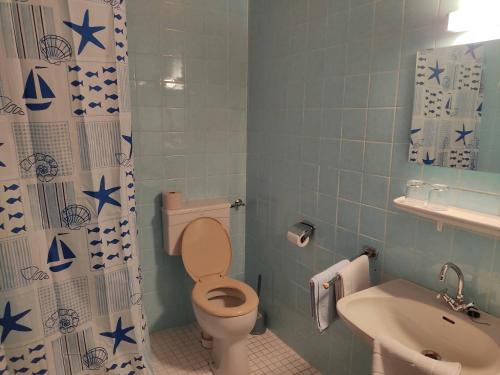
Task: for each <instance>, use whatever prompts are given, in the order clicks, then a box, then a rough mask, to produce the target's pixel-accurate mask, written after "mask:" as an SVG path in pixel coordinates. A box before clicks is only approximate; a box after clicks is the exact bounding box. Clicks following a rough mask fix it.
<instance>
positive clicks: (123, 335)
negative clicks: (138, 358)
mask: <svg viewBox="0 0 500 375" xmlns="http://www.w3.org/2000/svg"><path fill="white" fill-rule="evenodd" d="M133 329H134V326H130V327H127V328H123V329H122V318H121V317H120V318H119V319H118V322H117V323H116V328H115V330H114V332H101V333H100V335H101V336H104V337H109V338H111V339H114V343H113V354H115V353H116V349H117V348H118V346H119V345H120V343H121V342H122V341H125V342H128V343H130V344H137V342H136V341H135V340H134V339H132V338H130V337H128V336H127V333H128V332H129V331H132V330H133Z"/></svg>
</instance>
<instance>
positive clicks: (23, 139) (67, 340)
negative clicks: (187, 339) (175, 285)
mask: <svg viewBox="0 0 500 375" xmlns="http://www.w3.org/2000/svg"><path fill="white" fill-rule="evenodd" d="M127 64H128V53H127V28H126V16H125V3H124V1H123V0H43V1H42V0H11V1H7V0H0V375H15V374H32V375H44V374H54V375H72V374H128V375H133V374H150V371H149V365H148V360H147V359H148V351H147V348H148V332H147V325H146V321H145V313H144V310H143V306H142V298H141V297H142V294H141V280H142V277H141V268H140V264H139V254H138V248H137V240H136V215H135V188H134V168H133V158H132V134H131V114H130V110H131V109H130V93H129V80H128V65H127Z"/></svg>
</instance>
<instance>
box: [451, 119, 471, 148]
mask: <svg viewBox="0 0 500 375" xmlns="http://www.w3.org/2000/svg"><path fill="white" fill-rule="evenodd" d="M455 133H458V134H459V135H458V138H457V139H456V140H455V142H459V141H464V146H465V145H466V144H467V143H466V142H465V137H467V136H468V135H469V134H471V133H474V130H465V124H462V130H455Z"/></svg>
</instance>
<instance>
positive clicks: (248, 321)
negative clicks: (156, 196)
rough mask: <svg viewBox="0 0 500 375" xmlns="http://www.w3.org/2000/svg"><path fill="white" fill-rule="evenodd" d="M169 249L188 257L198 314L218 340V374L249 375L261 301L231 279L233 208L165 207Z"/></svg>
mask: <svg viewBox="0 0 500 375" xmlns="http://www.w3.org/2000/svg"><path fill="white" fill-rule="evenodd" d="M162 212H163V225H164V231H163V233H164V249H165V252H166V253H167V254H168V255H171V256H178V255H181V256H182V262H183V263H184V268H185V269H186V272H187V273H188V275H189V276H190V277H191V278H192V279H193V281H194V282H195V285H194V288H193V291H192V293H191V300H192V303H193V310H194V314H195V316H196V320H197V321H198V324H199V325H200V327H201V328H202V330H203V332H205V333H206V334H209V335H210V336H212V339H213V340H212V362H211V364H210V366H211V368H212V371H213V372H214V374H216V375H247V374H249V373H250V368H249V367H250V366H249V360H248V351H247V336H248V334H249V333H250V331H251V330H252V328H253V327H254V324H255V320H256V318H257V306H258V304H259V298H258V297H257V294H256V293H255V291H254V290H253V289H252V288H251V287H250V286H248V285H247V284H245V283H244V282H241V281H238V280H235V279H232V278H230V277H228V276H227V273H228V272H229V269H230V268H231V258H232V250H231V241H230V239H229V234H228V230H229V219H230V216H231V215H230V204H229V202H226V201H224V200H219V199H211V200H199V201H190V202H184V203H183V204H182V206H180V207H175V208H169V207H167V206H164V207H163V209H162Z"/></svg>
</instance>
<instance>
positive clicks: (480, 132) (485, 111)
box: [409, 40, 500, 173]
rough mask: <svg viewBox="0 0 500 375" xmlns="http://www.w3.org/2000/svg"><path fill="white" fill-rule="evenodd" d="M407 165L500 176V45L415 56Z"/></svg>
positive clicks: (469, 46)
mask: <svg viewBox="0 0 500 375" xmlns="http://www.w3.org/2000/svg"><path fill="white" fill-rule="evenodd" d="M409 161H410V163H417V164H425V165H433V166H440V167H451V168H459V169H468V170H480V171H486V172H498V173H500V40H493V41H487V42H481V43H474V44H467V45H459V46H452V47H445V48H436V49H428V50H423V51H418V52H417V61H416V71H415V94H414V101H413V114H412V125H411V132H410V151H409Z"/></svg>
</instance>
